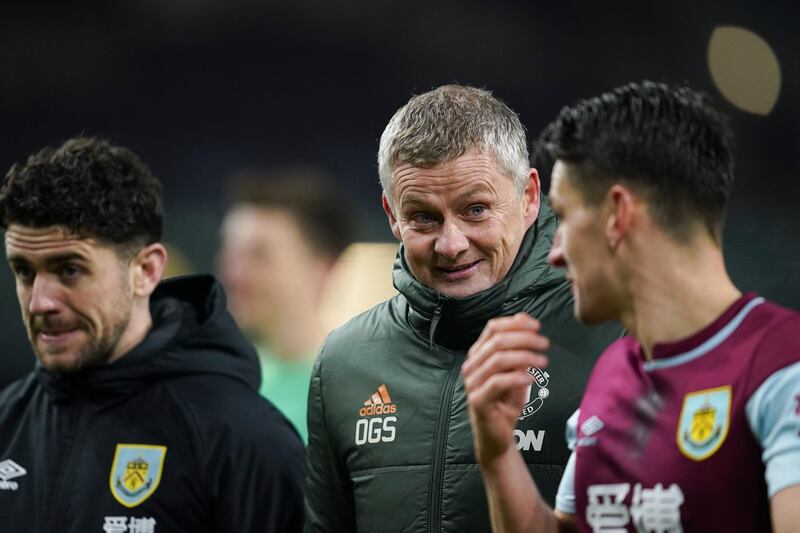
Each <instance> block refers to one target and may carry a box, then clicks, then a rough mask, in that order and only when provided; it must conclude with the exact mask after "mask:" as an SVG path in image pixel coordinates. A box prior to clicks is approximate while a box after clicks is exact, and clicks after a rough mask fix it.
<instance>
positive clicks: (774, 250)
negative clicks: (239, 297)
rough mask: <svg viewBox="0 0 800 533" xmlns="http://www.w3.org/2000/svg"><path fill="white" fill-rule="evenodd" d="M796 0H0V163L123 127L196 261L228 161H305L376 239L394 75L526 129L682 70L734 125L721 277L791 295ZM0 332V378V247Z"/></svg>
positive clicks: (7, 282) (11, 317)
mask: <svg viewBox="0 0 800 533" xmlns="http://www.w3.org/2000/svg"><path fill="white" fill-rule="evenodd" d="M798 13H800V8H799V7H797V5H796V4H795V3H789V2H770V3H769V4H766V3H756V2H749V3H744V2H703V1H695V2H636V3H633V2H629V3H612V2H592V3H588V2H586V3H579V2H532V1H529V2H523V1H511V0H499V1H498V0H495V1H493V2H489V1H485V2H478V1H471V0H458V1H456V0H448V1H438V2H434V1H428V2H416V1H408V0H402V1H399V0H394V1H391V2H390V1H388V0H369V1H348V0H344V1H339V2H332V1H327V0H311V1H309V0H305V1H299V0H292V1H289V0H277V1H264V0H140V1H132V0H117V1H114V2H92V1H84V2H64V1H59V2H36V1H25V2H21V1H9V0H5V1H4V2H3V3H2V7H0V95H2V98H0V131H2V133H1V134H0V140H2V142H0V167H2V169H3V173H4V172H5V170H6V169H7V168H8V167H10V166H11V164H13V163H14V162H15V161H18V160H20V159H23V158H25V157H26V156H27V155H28V154H29V153H31V152H33V151H35V150H37V149H39V148H41V147H42V146H45V145H56V144H60V143H61V142H62V141H63V140H65V139H66V138H68V137H71V136H74V135H76V134H81V133H84V134H91V135H99V136H103V137H108V138H110V139H112V140H113V141H115V142H117V143H120V144H124V145H127V146H130V147H131V148H133V149H134V150H135V151H136V152H138V153H139V154H140V155H141V156H142V158H143V159H144V160H145V161H146V162H147V163H148V164H149V165H150V167H151V168H152V169H153V170H154V171H155V173H156V174H158V175H159V176H160V177H161V178H162V180H163V181H164V184H165V200H166V209H167V220H166V228H167V229H166V239H167V241H168V242H169V243H171V244H173V245H176V246H177V247H179V248H180V249H181V250H183V252H184V253H185V255H186V257H187V258H188V259H189V261H190V262H191V263H192V264H193V265H194V267H195V268H196V269H198V270H209V269H212V268H213V258H214V253H215V250H216V246H217V225H218V222H219V217H220V214H221V212H222V211H221V210H222V206H221V202H220V196H221V193H222V190H223V183H224V178H225V177H226V176H227V175H228V174H229V173H230V172H231V171H233V170H235V169H237V168H240V167H242V166H252V165H279V164H292V163H297V162H304V163H311V164H315V165H319V166H321V167H323V168H325V169H327V170H328V171H329V172H330V173H331V174H333V175H334V176H336V177H337V179H338V181H339V182H340V184H341V187H342V188H343V189H344V190H346V191H347V193H348V195H349V197H350V198H351V200H352V216H353V217H355V218H357V220H358V221H359V225H360V232H361V235H360V238H361V240H367V241H382V240H386V241H388V240H391V239H392V237H391V234H390V233H389V231H388V227H387V224H386V223H385V220H384V215H383V213H382V211H381V209H380V204H379V195H380V187H379V185H378V177H377V169H376V164H375V153H376V150H377V142H378V138H379V137H380V134H381V132H382V130H383V127H384V126H385V124H386V122H387V121H388V119H389V118H390V117H391V115H392V114H393V113H394V111H395V110H396V109H397V108H398V107H399V106H401V105H403V104H404V103H405V102H406V101H407V100H408V98H409V97H410V96H411V95H412V94H415V93H419V92H424V91H426V90H428V89H430V88H432V87H434V86H437V85H440V84H443V83H449V82H459V83H466V84H472V85H477V86H484V87H487V88H489V89H491V90H492V91H494V93H495V94H496V95H497V96H499V97H500V98H502V99H504V100H505V101H506V102H507V103H508V104H509V105H510V106H511V107H512V108H513V109H515V110H516V111H517V112H519V114H520V116H521V119H522V122H523V123H524V124H525V125H526V127H527V128H528V131H529V135H530V137H531V138H533V137H535V135H536V134H537V133H538V132H539V130H541V128H542V127H544V125H545V124H546V123H547V122H548V121H549V120H551V119H552V118H554V116H555V114H556V113H557V112H558V110H559V109H560V107H561V106H562V105H564V104H567V103H571V102H573V101H574V100H576V99H577V98H580V97H584V96H591V95H594V94H596V93H598V92H600V91H603V90H605V89H609V88H611V87H613V86H616V85H619V84H622V83H624V82H626V81H631V80H640V79H643V78H650V79H655V80H663V81H669V82H677V81H684V80H685V81H689V82H690V83H691V84H692V85H693V86H695V87H697V88H701V89H703V90H705V91H707V92H708V93H709V94H711V95H712V96H713V97H714V98H715V99H716V100H717V101H718V102H720V105H721V106H722V108H723V109H725V110H726V111H727V112H728V113H729V114H730V115H731V117H732V121H733V126H734V129H735V132H736V135H737V144H738V147H737V179H738V182H737V184H736V189H735V192H734V197H733V201H732V205H731V209H730V212H729V217H728V224H727V228H726V234H725V247H726V248H725V251H726V256H727V259H728V263H729V267H730V271H731V273H732V276H733V279H734V281H735V282H736V283H737V284H738V285H739V286H740V287H741V288H743V289H748V290H750V289H752V290H756V291H758V292H760V293H761V294H762V295H764V296H766V297H768V298H772V299H774V300H776V301H778V302H780V303H783V304H786V305H790V306H793V307H796V308H800V282H798V279H797V272H798V271H799V270H800V247H798V245H797V244H796V238H797V236H798V235H799V234H800V231H799V230H800V217H798V209H797V207H796V202H797V198H798V193H800V184H798V181H797V180H796V179H794V178H793V175H794V173H795V167H796V166H797V163H796V157H797V152H796V151H795V150H797V149H798V148H800V147H799V146H798V138H799V137H798V134H800V127H799V126H798V119H800V109H799V108H798V106H799V105H800V104H798V99H797V97H796V94H797V92H798V51H800V47H798V38H797V30H796V26H797V15H798ZM548 172H549V169H545V171H544V172H543V174H544V175H545V177H546V175H547V173H548ZM0 339H1V340H0V386H2V385H4V384H6V383H7V382H9V381H11V380H12V379H14V378H16V377H18V376H19V375H21V374H22V373H24V372H26V371H27V370H29V369H30V368H32V366H33V362H34V358H33V355H32V353H31V350H30V348H29V347H28V344H27V341H26V339H25V335H24V333H23V327H22V324H21V323H20V320H19V310H18V308H17V303H16V298H15V295H14V290H13V279H12V277H11V275H10V272H9V270H8V268H6V267H3V268H0Z"/></svg>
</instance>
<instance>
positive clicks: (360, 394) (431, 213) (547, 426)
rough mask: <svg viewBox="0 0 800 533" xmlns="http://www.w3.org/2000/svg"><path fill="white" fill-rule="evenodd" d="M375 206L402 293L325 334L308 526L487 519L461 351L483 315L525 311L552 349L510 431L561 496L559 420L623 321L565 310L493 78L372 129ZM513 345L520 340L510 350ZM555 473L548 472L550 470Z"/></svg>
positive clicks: (530, 183)
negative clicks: (394, 250) (591, 320)
mask: <svg viewBox="0 0 800 533" xmlns="http://www.w3.org/2000/svg"><path fill="white" fill-rule="evenodd" d="M378 168H379V174H380V178H381V184H382V185H383V198H382V203H383V208H384V211H385V212H386V215H387V218H388V220H389V224H390V226H391V228H392V232H393V233H394V235H395V236H396V237H397V238H398V240H400V241H401V243H402V244H401V246H400V250H399V252H398V254H397V259H396V262H395V267H394V272H393V277H394V285H395V287H396V288H397V290H398V291H399V293H400V294H399V295H398V296H396V297H394V298H392V299H390V300H388V301H386V302H384V303H382V304H379V305H378V306H376V307H374V308H372V309H371V310H369V311H367V312H365V313H363V314H361V315H359V316H357V317H356V318H354V319H353V320H351V321H350V322H349V323H347V324H346V325H344V326H343V327H342V328H340V329H338V330H336V331H335V332H333V333H332V334H331V335H330V336H329V337H328V339H327V341H326V342H325V345H324V346H323V348H322V351H321V354H320V356H319V358H318V360H317V363H316V366H315V369H314V374H313V376H312V381H311V390H310V394H309V418H308V420H309V445H308V454H309V474H308V478H307V482H306V528H307V530H309V531H356V530H358V531H365V532H372V531H432V532H439V531H453V532H455V531H458V532H469V531H476V532H477V531H486V530H487V529H488V528H489V517H488V507H487V503H486V497H485V495H484V491H483V485H482V481H481V476H480V471H479V469H478V465H477V463H476V460H475V453H474V450H473V447H472V433H471V430H470V424H469V418H468V415H467V409H466V399H465V392H464V385H463V382H462V380H461V378H460V369H461V364H462V363H463V362H464V360H465V357H466V351H467V349H468V348H469V346H470V345H471V344H472V343H473V342H474V341H475V340H476V339H477V338H478V335H479V334H480V331H481V330H482V329H483V327H484V325H485V324H486V322H487V320H489V319H490V318H492V317H494V316H501V315H510V314H514V313H517V312H525V313H530V314H531V315H533V316H535V317H537V318H538V319H539V320H541V322H542V329H543V330H544V331H546V332H548V334H549V335H550V339H551V348H550V352H551V354H553V362H552V364H551V367H550V368H549V369H548V370H547V371H544V370H543V369H539V368H534V367H531V368H529V369H528V375H529V376H530V377H531V379H532V380H533V384H532V386H531V387H530V389H529V390H528V391H527V395H526V402H525V405H524V406H521V408H520V409H519V410H518V412H517V413H516V414H515V415H516V428H515V431H514V435H515V439H516V440H515V445H516V447H517V448H518V449H519V450H521V453H522V454H523V456H524V462H525V463H526V464H527V467H528V468H529V469H530V470H531V471H532V472H534V473H535V474H536V475H537V476H538V478H540V479H542V480H544V481H543V485H546V487H547V488H545V489H544V493H545V495H546V497H548V498H550V499H552V498H553V497H554V496H555V491H556V487H557V482H558V478H560V476H561V473H562V472H563V469H564V465H565V464H566V460H567V458H568V456H569V450H568V449H567V447H566V445H565V444H564V441H563V427H564V422H565V421H566V419H567V417H568V416H569V414H570V413H571V412H572V411H573V410H574V408H575V407H576V406H577V401H578V398H579V397H580V395H581V392H582V390H583V386H584V383H585V379H586V376H587V374H588V371H589V369H590V368H591V366H592V365H593V363H594V361H595V359H596V357H597V355H598V354H599V353H600V352H601V351H602V350H603V348H605V346H606V345H608V344H609V343H610V342H612V341H613V340H614V339H616V338H617V337H618V336H619V335H620V328H619V327H617V326H611V325H609V326H605V327H602V328H598V329H593V330H589V329H587V328H585V327H583V326H581V325H580V324H578V322H577V321H576V320H575V319H574V318H573V317H572V314H571V308H572V296H571V294H570V290H569V283H568V282H567V280H566V279H565V278H564V274H563V272H562V271H561V270H559V269H553V268H551V267H549V266H548V265H547V262H546V257H547V250H548V249H549V246H550V243H551V241H552V237H553V234H554V232H555V228H556V218H555V216H554V215H553V213H552V211H551V210H550V206H549V204H548V202H547V200H546V199H544V198H542V197H541V194H540V190H539V176H538V174H537V172H536V170H535V169H532V168H530V164H529V161H528V150H527V141H526V139H525V130H524V128H523V127H522V124H521V123H520V121H519V118H518V117H517V115H516V113H514V112H513V111H512V110H511V109H509V108H508V106H506V105H505V104H504V103H503V102H501V101H500V100H498V99H497V98H495V97H494V96H492V95H491V93H489V92H488V91H485V90H481V89H476V88H472V87H465V86H458V85H447V86H443V87H439V88H438V89H435V90H433V91H430V92H428V93H425V94H422V95H419V96H415V97H414V98H412V99H411V100H410V101H409V102H408V104H407V105H405V106H403V107H402V108H400V109H399V110H398V111H397V113H395V115H394V117H392V119H391V120H390V121H389V124H388V125H387V126H386V129H385V131H384V132H383V135H382V136H381V141H380V149H379V152H378ZM509 355H513V354H509ZM547 480H549V481H547Z"/></svg>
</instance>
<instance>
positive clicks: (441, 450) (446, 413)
mask: <svg viewBox="0 0 800 533" xmlns="http://www.w3.org/2000/svg"><path fill="white" fill-rule="evenodd" d="M444 301H445V298H444V297H442V296H441V295H440V296H439V299H438V301H437V302H436V307H435V308H434V310H433V318H432V319H431V326H430V337H429V339H428V340H429V343H430V347H431V349H433V348H434V342H433V341H434V335H435V333H436V327H437V326H438V325H439V319H440V318H441V316H442V307H443V306H444ZM464 355H465V352H457V353H456V354H455V355H454V356H453V361H452V363H451V366H450V369H449V370H448V371H447V377H446V378H445V382H444V387H443V388H442V394H441V396H440V397H439V411H438V413H439V416H438V418H437V419H436V431H435V433H434V438H433V457H432V461H431V478H430V487H429V490H428V531H431V532H438V531H441V529H442V516H441V509H442V485H443V484H444V463H445V454H446V452H447V449H446V447H447V432H448V431H449V429H450V407H451V406H452V404H453V391H454V390H455V385H456V382H457V381H458V375H459V373H460V371H461V361H462V360H463V359H464Z"/></svg>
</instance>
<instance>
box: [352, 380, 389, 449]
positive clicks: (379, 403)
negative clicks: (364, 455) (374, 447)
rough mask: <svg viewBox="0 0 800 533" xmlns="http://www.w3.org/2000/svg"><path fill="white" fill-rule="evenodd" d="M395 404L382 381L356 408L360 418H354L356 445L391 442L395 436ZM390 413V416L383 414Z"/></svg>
mask: <svg viewBox="0 0 800 533" xmlns="http://www.w3.org/2000/svg"><path fill="white" fill-rule="evenodd" d="M396 413H397V404H396V403H394V402H393V401H392V397H391V396H389V389H388V388H387V387H386V384H385V383H384V384H383V385H381V386H380V387H378V390H376V391H375V392H373V393H372V394H371V395H370V397H369V398H367V400H366V401H365V402H364V406H363V407H361V409H359V410H358V414H359V416H360V418H359V419H358V420H356V434H355V443H356V446H363V445H364V444H377V443H379V442H393V441H394V439H395V436H396V432H397V430H396V427H395V424H396V423H397V417H396V416H394V415H395V414H396ZM383 415H391V416H383Z"/></svg>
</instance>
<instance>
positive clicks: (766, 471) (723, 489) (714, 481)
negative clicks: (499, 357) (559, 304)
mask: <svg viewBox="0 0 800 533" xmlns="http://www.w3.org/2000/svg"><path fill="white" fill-rule="evenodd" d="M798 332H800V314H798V313H796V312H794V311H790V310H788V309H784V308H782V307H779V306H777V305H775V304H772V303H770V302H767V301H765V300H764V299H763V298H760V297H758V296H756V295H755V294H752V293H751V294H746V295H744V296H742V297H741V298H740V299H739V300H738V301H737V302H736V303H735V304H734V305H733V306H732V307H731V308H730V309H728V310H727V311H726V312H725V313H723V315H722V316H720V317H719V318H718V319H717V320H715V321H714V322H713V323H712V324H710V325H709V326H708V327H706V328H704V329H703V330H701V331H700V332H698V333H696V334H695V335H693V336H691V337H689V338H687V339H683V340H681V341H678V342H675V343H669V344H658V345H656V346H655V347H654V350H653V359H652V360H650V361H645V359H644V358H643V356H642V350H641V347H640V345H639V343H638V342H637V341H636V340H635V339H634V338H632V337H626V338H624V339H621V340H619V341H618V342H616V343H614V344H613V345H612V346H611V347H609V348H608V349H607V350H606V352H605V353H604V354H603V356H602V357H601V358H600V360H599V361H598V363H597V365H596V367H595V369H594V370H593V372H592V375H591V378H590V379H589V383H588V386H587V389H586V392H585V395H584V398H583V400H582V402H581V407H580V410H579V412H577V413H576V415H575V416H573V418H572V419H571V420H570V423H569V424H568V431H567V433H568V440H570V444H571V446H572V448H573V450H574V452H573V455H572V458H571V459H570V464H569V466H568V468H567V471H566V472H565V475H564V479H563V481H562V484H561V488H560V489H559V495H558V497H557V504H556V508H557V509H558V510H560V511H562V512H567V513H572V514H575V515H576V519H577V520H578V523H579V525H580V527H581V530H583V531H609V530H612V529H613V530H615V531H625V530H627V531H769V530H770V515H769V498H770V497H772V496H773V495H774V494H775V493H777V492H778V491H780V490H782V489H784V488H787V487H790V486H793V485H796V484H800V334H798Z"/></svg>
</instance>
